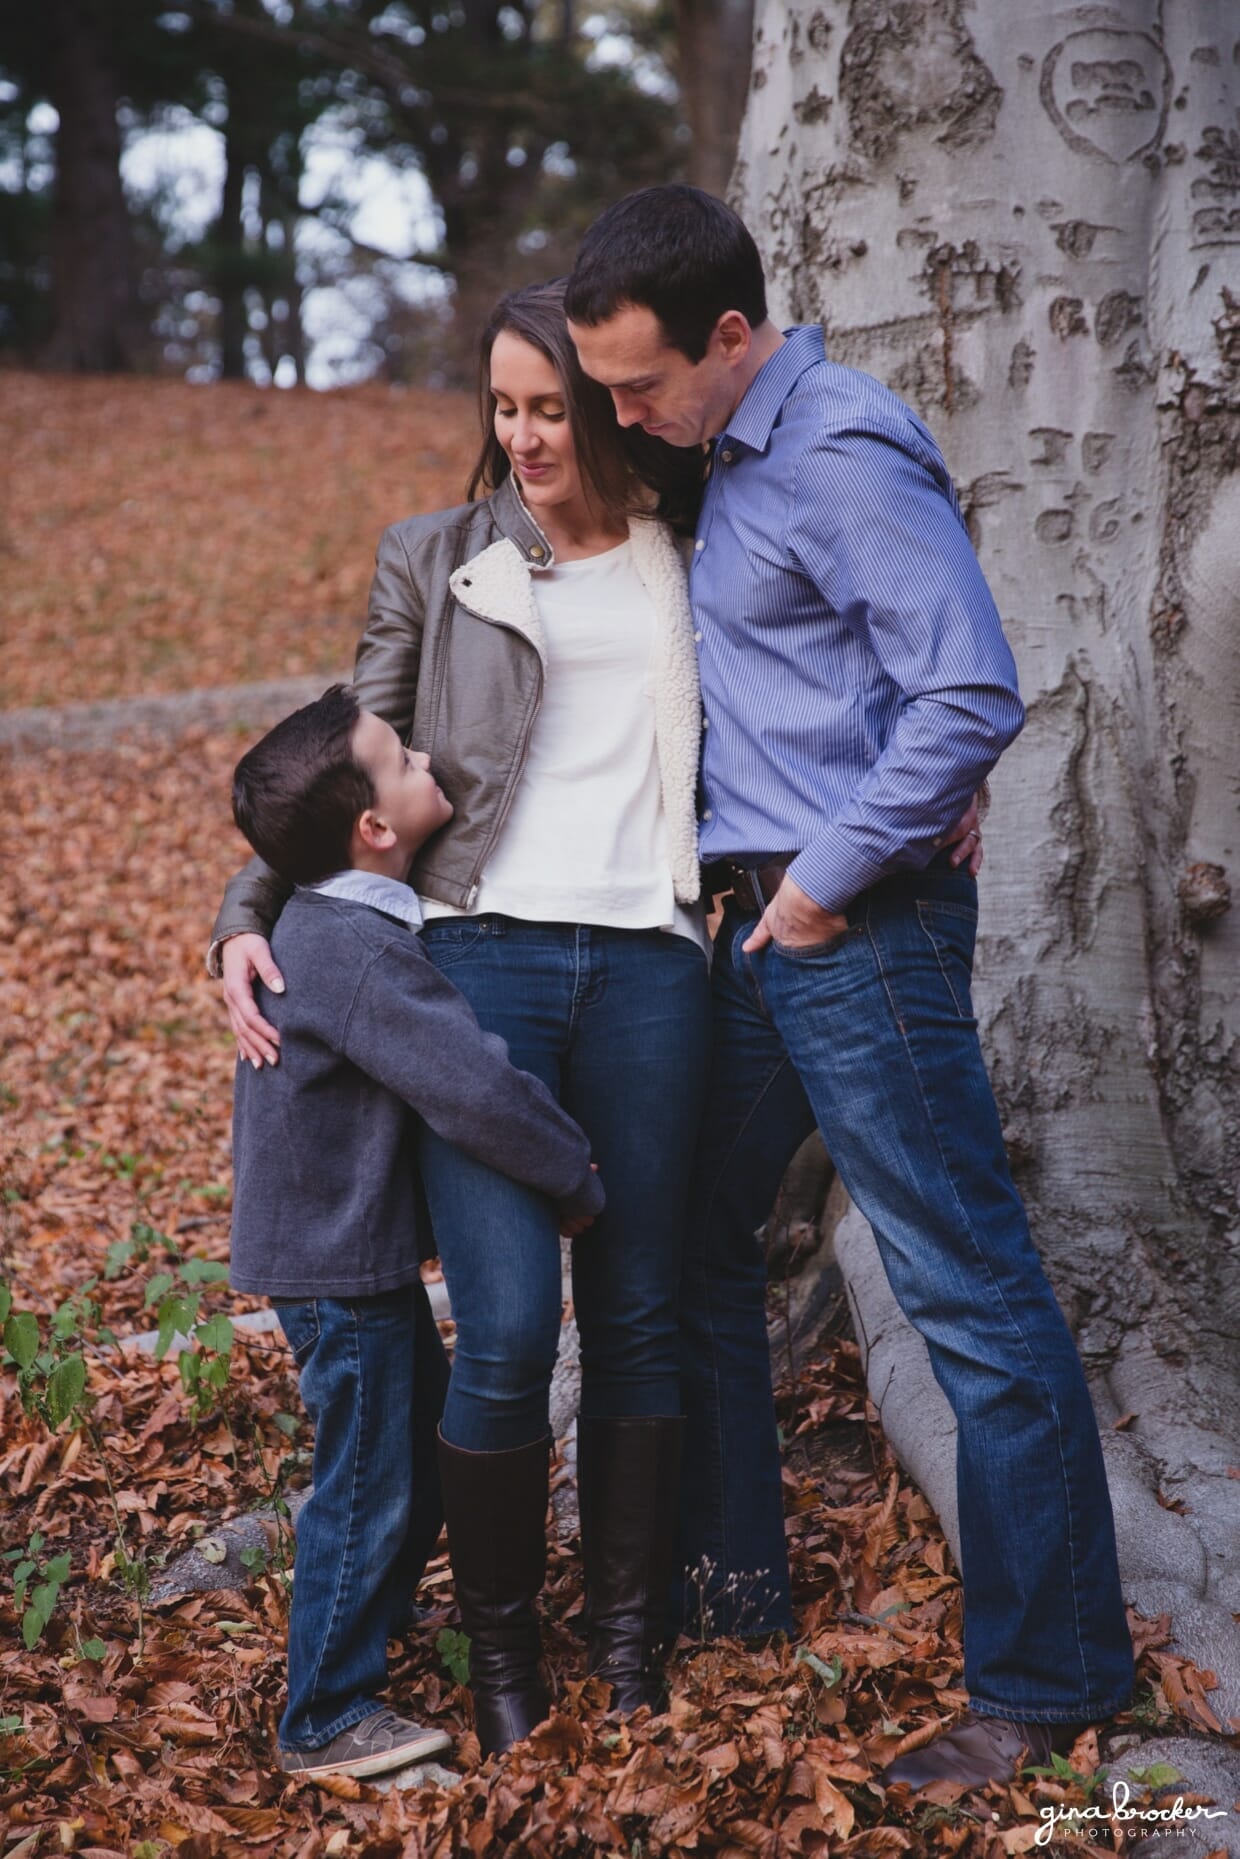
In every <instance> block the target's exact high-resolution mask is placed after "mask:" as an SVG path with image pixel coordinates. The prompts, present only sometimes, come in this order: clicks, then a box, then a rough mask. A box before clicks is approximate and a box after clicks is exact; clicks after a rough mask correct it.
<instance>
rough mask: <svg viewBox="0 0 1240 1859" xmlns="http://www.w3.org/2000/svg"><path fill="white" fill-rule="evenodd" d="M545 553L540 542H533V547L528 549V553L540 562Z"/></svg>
mask: <svg viewBox="0 0 1240 1859" xmlns="http://www.w3.org/2000/svg"><path fill="white" fill-rule="evenodd" d="M546 553H547V551H546V549H544V547H543V545H542V543H541V542H536V543H534V545H533V547H532V548H531V549H530V554H531V555H532V556H533V557H534V560H535V561H536V562H540V561H541V560H542V558H543V556H544V555H545V554H546Z"/></svg>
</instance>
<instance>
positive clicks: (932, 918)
mask: <svg viewBox="0 0 1240 1859" xmlns="http://www.w3.org/2000/svg"><path fill="white" fill-rule="evenodd" d="M917 921H918V923H919V924H920V925H921V928H922V932H923V934H924V935H925V936H926V938H927V939H928V941H929V943H930V946H931V948H932V949H933V950H934V953H935V956H936V958H937V960H938V964H939V969H940V972H941V973H942V976H943V979H944V981H945V982H946V983H947V990H948V993H949V994H950V995H951V997H952V1002H953V1005H954V1006H955V1009H956V1012H957V1014H958V1015H959V1016H960V1018H961V1019H962V1020H968V1021H973V1020H974V1018H975V1015H974V1012H973V994H972V982H973V945H974V943H975V941H976V939H977V911H976V910H974V909H973V908H972V906H971V905H968V904H957V903H948V902H942V901H940V900H939V899H937V898H928V897H919V898H918V899H917Z"/></svg>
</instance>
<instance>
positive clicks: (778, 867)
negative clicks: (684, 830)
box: [702, 852, 797, 916]
mask: <svg viewBox="0 0 1240 1859" xmlns="http://www.w3.org/2000/svg"><path fill="white" fill-rule="evenodd" d="M796 856H797V854H796V853H795V852H776V853H774V854H773V855H772V857H771V858H769V859H767V860H765V861H764V862H763V863H762V864H761V865H739V864H737V862H736V860H735V859H726V858H725V859H716V860H715V862H714V864H713V865H704V866H703V867H702V889H703V891H704V892H705V893H706V895H707V896H708V897H722V896H723V895H724V894H725V893H726V892H728V891H730V892H731V893H732V895H733V897H734V898H735V899H736V901H737V903H738V904H739V905H740V907H741V909H742V910H752V911H753V912H754V913H755V914H756V915H757V916H761V915H762V913H763V911H764V910H765V909H766V907H767V905H768V904H769V903H770V901H771V899H772V898H773V897H774V895H775V893H776V891H778V889H779V887H780V885H781V884H782V883H783V881H784V878H785V877H786V876H787V872H788V867H789V865H791V863H792V861H793V859H794V858H796Z"/></svg>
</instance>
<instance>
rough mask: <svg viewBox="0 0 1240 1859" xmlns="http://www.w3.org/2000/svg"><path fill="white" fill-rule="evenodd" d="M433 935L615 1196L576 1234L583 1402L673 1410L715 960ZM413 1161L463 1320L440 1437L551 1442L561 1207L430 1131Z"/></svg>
mask: <svg viewBox="0 0 1240 1859" xmlns="http://www.w3.org/2000/svg"><path fill="white" fill-rule="evenodd" d="M423 935H424V938H425V942H426V949H427V953H428V954H429V956H430V958H431V960H432V961H433V962H434V963H435V965H436V966H437V967H438V968H440V969H442V971H443V973H444V974H445V975H446V976H447V978H448V980H449V981H451V982H453V983H454V985H455V986H456V987H458V988H459V989H460V990H461V993H462V994H464V996H465V998H466V1000H467V1001H468V1002H469V1004H470V1006H471V1007H472V1008H473V1010H474V1012H475V1013H476V1014H477V1016H478V1019H479V1021H480V1022H481V1024H482V1025H483V1026H484V1027H485V1028H486V1030H487V1031H488V1032H490V1033H498V1034H499V1035H500V1037H501V1038H502V1039H504V1040H506V1041H507V1044H508V1053H509V1057H510V1058H511V1059H512V1062H513V1064H514V1065H519V1066H520V1067H521V1068H522V1069H523V1070H525V1071H529V1072H533V1073H534V1074H535V1076H536V1077H538V1078H541V1079H542V1081H543V1083H544V1084H545V1085H547V1087H548V1089H549V1090H551V1091H552V1092H553V1093H554V1095H555V1096H556V1097H557V1098H558V1099H559V1101H560V1103H562V1104H563V1106H564V1108H565V1109H566V1110H567V1111H568V1112H569V1114H570V1115H571V1116H573V1117H575V1118H576V1119H577V1121H578V1122H579V1123H580V1124H581V1127H582V1128H583V1129H584V1130H585V1132H586V1134H587V1136H588V1137H589V1139H590V1146H591V1151H592V1154H593V1157H594V1160H595V1161H596V1162H597V1164H598V1166H599V1170H600V1173H601V1175H602V1179H603V1185H604V1187H605V1188H606V1190H607V1206H606V1208H605V1209H604V1211H603V1213H602V1214H601V1215H600V1217H599V1219H598V1220H596V1222H595V1223H594V1225H593V1226H592V1227H590V1229H589V1230H588V1231H587V1232H586V1233H584V1234H583V1235H582V1236H581V1238H579V1239H578V1240H576V1241H575V1242H574V1245H573V1308H574V1310H575V1313H576V1317H577V1326H578V1330H579V1332H580V1336H581V1411H582V1413H583V1414H589V1415H595V1416H598V1417H600V1418H605V1417H619V1416H634V1415H637V1416H652V1415H660V1414H678V1413H679V1412H680V1411H681V1407H680V1382H679V1363H678V1335H677V1310H676V1294H677V1288H678V1285H679V1280H680V1257H681V1244H682V1239H683V1234H684V1222H685V1207H686V1195H687V1191H688V1180H689V1171H690V1168H691V1166H692V1162H693V1152H694V1145H695V1142H696V1139H697V1131H698V1124H699V1121H700V1117H701V1110H702V1101H703V1098H704V1095H705V1089H706V1073H707V1065H708V1058H709V1041H710V982H709V977H708V973H707V965H706V958H705V956H704V955H703V953H702V951H701V949H700V948H698V946H697V945H696V943H693V942H691V941H689V940H688V938H687V937H684V936H677V935H672V934H669V933H665V932H662V931H659V930H649V931H647V930H626V929H605V928H592V927H589V926H582V925H575V924H566V923H527V922H522V921H519V920H517V919H516V918H513V917H506V916H499V915H489V916H482V917H467V918H446V919H440V920H439V921H434V922H431V923H428V924H427V926H426V929H425V930H424V932H423ZM421 1158H422V1174H423V1180H424V1183H425V1187H426V1195H427V1200H428V1202H429V1204H430V1209H431V1219H432V1222H433V1225H434V1229H435V1239H436V1242H437V1244H438V1247H439V1255H440V1258H441V1259H442V1260H443V1268H444V1275H445V1277H446V1279H447V1281H448V1290H449V1293H450V1295H451V1298H452V1315H453V1317H454V1318H455V1320H456V1348H455V1351H454V1354H453V1361H452V1382H451V1386H450V1389H449V1392H448V1399H447V1404H446V1406H445V1409H444V1419H443V1431H444V1437H445V1439H447V1440H448V1441H449V1442H450V1444H452V1445H453V1446H459V1447H462V1448H463V1449H464V1450H466V1451H469V1452H503V1451H507V1450H510V1449H511V1448H513V1447H517V1446H525V1445H528V1444H530V1443H531V1441H533V1440H536V1439H544V1438H545V1437H546V1435H547V1432H548V1397H549V1393H550V1388H551V1371H552V1369H553V1367H554V1366H555V1356H556V1350H557V1348H558V1346H559V1340H560V1321H561V1311H562V1292H561V1283H560V1241H559V1221H558V1218H557V1214H556V1209H555V1208H554V1207H553V1205H552V1204H551V1202H550V1201H549V1200H547V1199H546V1198H545V1197H544V1196H543V1195H541V1194H536V1193H535V1192H534V1191H533V1190H532V1189H530V1188H526V1187H523V1186H522V1185H521V1184H520V1183H519V1182H515V1181H510V1180H509V1179H508V1177H507V1176H505V1175H498V1174H496V1173H495V1172H494V1171H493V1170H492V1169H489V1168H486V1167H485V1166H484V1165H483V1164H482V1163H481V1162H476V1161H474V1160H473V1159H472V1158H471V1157H470V1156H467V1155H465V1154H463V1153H462V1151H461V1150H459V1149H455V1148H453V1147H452V1146H451V1145H450V1144H448V1143H445V1142H443V1141H442V1140H441V1139H440V1138H439V1137H437V1136H435V1135H434V1133H433V1132H431V1131H430V1130H425V1131H423V1133H422V1138H421Z"/></svg>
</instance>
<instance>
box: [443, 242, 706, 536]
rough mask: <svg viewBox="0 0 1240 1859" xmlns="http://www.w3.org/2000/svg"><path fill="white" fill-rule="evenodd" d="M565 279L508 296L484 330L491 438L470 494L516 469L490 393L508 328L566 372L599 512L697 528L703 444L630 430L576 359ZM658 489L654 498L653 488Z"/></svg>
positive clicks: (573, 424)
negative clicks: (498, 346) (496, 354)
mask: <svg viewBox="0 0 1240 1859" xmlns="http://www.w3.org/2000/svg"><path fill="white" fill-rule="evenodd" d="M564 288H565V280H564V279H563V278H553V279H552V280H551V282H550V283H549V284H527V285H526V286H525V287H524V288H523V289H521V290H514V291H509V293H508V295H507V296H506V297H501V298H500V300H499V302H498V303H497V304H496V306H495V308H494V310H493V311H492V312H491V315H490V317H489V319H488V321H487V326H486V328H485V329H484V330H483V332H482V343H481V348H480V354H479V370H478V404H479V410H480V412H481V414H482V428H483V432H484V434H485V437H484V439H483V441H482V450H481V451H480V452H479V454H478V457H477V460H476V462H475V464H474V469H473V473H472V475H471V477H470V480H469V485H468V488H467V491H466V495H467V496H468V497H469V498H470V499H471V500H472V499H473V498H475V497H477V496H478V494H479V493H480V492H483V493H487V492H490V491H493V490H496V489H497V488H498V487H499V485H501V484H502V483H503V481H504V479H505V478H506V477H508V476H509V475H510V474H511V472H512V465H511V463H510V462H509V458H508V454H507V452H505V450H504V448H503V446H502V445H501V444H500V442H499V438H498V436H497V434H496V431H495V405H494V401H493V399H492V396H491V350H492V349H493V348H494V346H495V339H496V337H497V336H500V335H503V334H504V333H505V331H507V333H508V334H509V335H514V336H519V337H520V338H521V340H522V342H528V343H529V345H530V347H531V348H535V349H537V350H538V352H539V354H540V355H543V356H545V357H546V359H547V360H548V361H549V362H550V363H551V366H552V367H553V368H554V369H555V371H556V374H557V375H558V376H559V381H560V390H561V392H562V394H563V396H564V409H565V412H566V413H567V414H568V423H569V427H570V429H571V431H572V435H573V447H574V450H575V451H576V454H577V464H578V467H579V469H580V471H581V479H582V483H583V485H584V487H585V490H586V494H587V496H588V497H589V498H590V500H591V502H592V503H593V504H594V506H595V508H596V509H597V510H598V511H599V512H600V514H602V515H604V516H606V517H607V519H608V520H609V521H610V522H612V523H614V524H615V525H616V526H617V527H619V528H623V526H624V524H625V523H626V522H627V521H628V519H629V518H630V517H632V516H635V515H638V514H640V513H645V514H651V515H655V516H661V517H663V518H664V519H665V521H667V522H669V523H671V524H672V525H673V527H674V528H678V529H684V530H686V531H692V529H693V526H694V524H695V523H696V521H697V513H698V505H699V503H700V502H701V495H702V483H703V475H704V469H705V465H704V457H703V453H702V450H701V448H700V447H699V446H694V447H689V448H686V447H683V446H675V445H667V444H666V443H665V442H664V441H663V440H662V439H660V438H658V437H657V436H652V435H651V434H650V433H646V432H643V431H642V430H641V428H640V427H634V428H630V429H629V430H627V431H626V430H625V429H623V428H622V427H621V426H620V424H619V422H618V420H617V419H616V411H615V408H614V407H613V406H612V403H611V395H610V394H609V393H608V392H607V389H606V388H605V387H600V386H599V384H598V382H597V381H592V380H591V379H590V377H589V375H588V374H586V373H585V372H584V370H583V369H582V366H581V363H580V362H579V361H578V360H577V351H576V349H575V348H574V347H573V344H572V340H571V338H570V336H569V333H568V324H567V322H566V321H565V317H564ZM651 492H653V494H654V501H653V504H652V501H651V496H650V493H651Z"/></svg>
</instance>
